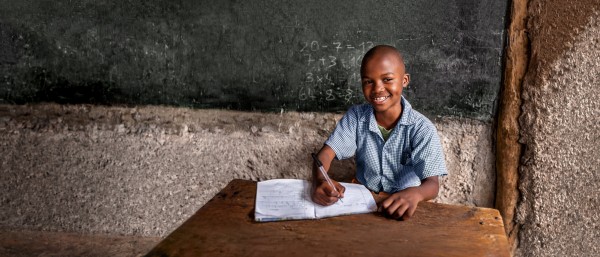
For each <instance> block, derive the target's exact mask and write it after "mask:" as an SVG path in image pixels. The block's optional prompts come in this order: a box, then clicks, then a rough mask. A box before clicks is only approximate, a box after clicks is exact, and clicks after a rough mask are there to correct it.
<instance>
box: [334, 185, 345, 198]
mask: <svg viewBox="0 0 600 257" xmlns="http://www.w3.org/2000/svg"><path fill="white" fill-rule="evenodd" d="M336 188H337V190H338V192H339V193H340V194H339V195H338V196H339V197H340V198H343V197H344V192H346V188H345V187H344V186H342V185H341V184H340V183H338V184H337V185H336Z"/></svg>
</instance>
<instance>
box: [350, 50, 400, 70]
mask: <svg viewBox="0 0 600 257" xmlns="http://www.w3.org/2000/svg"><path fill="white" fill-rule="evenodd" d="M377 54H393V55H395V56H397V57H398V60H399V61H400V63H401V64H402V66H404V57H402V53H401V52H400V51H399V50H398V49H397V48H395V47H393V46H390V45H377V46H375V47H373V48H371V49H369V51H367V53H366V54H365V56H363V59H362V62H361V63H360V72H361V73H362V71H363V68H364V67H365V65H366V64H367V62H368V61H369V60H371V59H372V58H373V57H374V56H375V55H377ZM404 68H405V69H406V67H404Z"/></svg>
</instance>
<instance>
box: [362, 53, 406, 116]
mask: <svg viewBox="0 0 600 257" xmlns="http://www.w3.org/2000/svg"><path fill="white" fill-rule="evenodd" d="M361 77H362V89H363V94H364V95H365V99H366V100H367V101H368V102H369V103H370V104H371V105H372V106H373V108H374V109H375V112H380V113H386V112H390V111H391V112H398V115H399V114H400V111H401V110H402V106H401V104H400V101H401V96H402V89H403V88H404V87H405V86H406V85H408V82H409V79H410V78H409V75H408V74H406V73H405V71H404V63H403V62H402V59H401V58H400V57H399V56H398V55H397V54H395V53H390V52H387V53H386V52H384V53H375V54H374V55H373V56H372V57H371V58H370V59H369V60H368V61H367V62H366V63H365V65H364V66H363V67H361Z"/></svg>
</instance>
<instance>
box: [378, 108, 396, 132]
mask: <svg viewBox="0 0 600 257" xmlns="http://www.w3.org/2000/svg"><path fill="white" fill-rule="evenodd" d="M401 116H402V105H400V107H399V108H395V109H388V110H386V111H385V112H375V120H376V121H377V124H379V126H382V127H384V128H385V129H387V130H389V129H392V128H394V127H395V126H396V124H398V121H399V120H400V117H401Z"/></svg>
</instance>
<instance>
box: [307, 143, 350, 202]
mask: <svg viewBox="0 0 600 257" xmlns="http://www.w3.org/2000/svg"><path fill="white" fill-rule="evenodd" d="M310 155H311V156H312V158H313V160H315V163H316V164H317V167H318V168H319V171H321V175H323V177H325V180H326V181H327V184H329V186H331V188H333V191H335V192H336V193H338V198H339V200H340V202H342V203H343V201H342V199H341V198H340V197H339V195H340V192H339V191H338V190H337V189H336V188H335V186H334V185H333V182H332V181H331V179H330V178H329V176H328V175H327V171H325V168H324V167H323V163H321V161H319V158H317V155H316V154H315V153H311V154H310Z"/></svg>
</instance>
